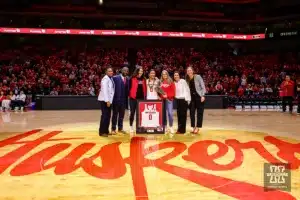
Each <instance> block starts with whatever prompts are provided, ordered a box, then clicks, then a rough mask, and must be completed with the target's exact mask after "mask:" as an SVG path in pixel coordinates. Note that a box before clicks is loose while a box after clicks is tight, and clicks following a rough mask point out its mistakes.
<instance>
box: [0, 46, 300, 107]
mask: <svg viewBox="0 0 300 200" xmlns="http://www.w3.org/2000/svg"><path fill="white" fill-rule="evenodd" d="M295 56H296V55H294V54H292V53H289V54H286V55H282V54H281V55H279V54H269V55H267V54H256V55H244V56H236V55H233V54H232V53H229V52H221V53H220V52H200V51H197V50H195V49H181V48H169V49H168V48H152V49H151V48H149V49H147V48H145V49H139V50H138V51H137V54H136V65H138V66H142V67H143V68H144V70H145V71H146V72H147V71H149V70H150V69H152V68H155V69H156V70H157V74H158V76H159V75H160V71H161V70H162V69H167V70H168V71H169V72H171V73H170V74H171V75H172V72H174V71H175V70H177V71H180V73H181V75H182V76H184V69H185V68H186V67H187V66H193V67H194V69H195V71H196V72H197V73H200V74H202V76H203V78H204V79H205V83H206V87H207V94H208V95H209V94H214V95H224V94H227V95H228V96H229V104H230V105H232V106H234V105H236V104H245V102H248V100H251V102H274V101H275V100H276V99H278V86H279V84H280V83H281V81H282V78H283V76H284V74H285V72H290V73H292V75H293V76H295V75H296V73H297V72H298V73H299V71H300V65H298V64H297V62H296V58H295ZM127 58H128V50H127V49H102V48H98V49H95V50H94V51H85V52H84V51H82V52H75V53H74V51H71V50H67V49H57V48H54V47H51V46H49V47H43V48H39V47H32V46H24V47H23V49H18V50H16V49H13V50H11V49H10V50H6V51H4V52H3V53H2V54H1V56H0V62H1V71H0V80H1V83H0V90H1V91H4V92H5V94H8V92H9V91H15V90H24V91H25V93H26V94H27V95H30V96H31V95H33V100H34V96H35V95H36V94H41V95H60V94H64V95H66V94H67V95H69V94H71V95H97V93H98V91H99V89H100V81H101V76H102V75H103V72H104V69H105V68H106V67H107V66H112V67H114V68H115V69H116V70H117V69H120V68H121V67H122V66H126V65H127V64H128V61H127ZM283 58H285V59H283ZM250 104H252V103H250Z"/></svg>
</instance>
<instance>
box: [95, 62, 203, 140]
mask: <svg viewBox="0 0 300 200" xmlns="http://www.w3.org/2000/svg"><path fill="white" fill-rule="evenodd" d="M128 73H129V69H128V68H127V67H124V68H122V70H121V73H120V74H119V75H116V76H113V69H112V68H107V69H106V75H105V76H104V77H103V79H102V81H101V90H100V93H99V96H98V101H100V103H101V111H102V114H101V120H100V128H99V135H100V136H105V137H107V136H108V135H110V134H112V135H114V134H116V133H117V127H118V132H119V133H126V132H125V131H124V129H123V121H124V116H125V110H126V109H127V108H128V104H129V110H130V114H129V125H130V134H131V135H132V134H134V132H135V130H134V126H133V122H134V118H135V114H136V108H137V102H138V101H139V100H162V101H163V103H164V108H165V110H164V117H163V119H164V126H165V128H166V130H167V133H170V134H171V135H174V134H175V131H174V127H173V116H174V113H173V103H174V101H176V103H177V118H178V127H177V131H176V133H177V134H184V133H186V121H187V110H188V109H190V118H191V133H194V134H197V133H198V132H199V129H200V128H202V123H203V113H204V102H205V93H206V88H205V84H204V81H203V79H202V77H201V76H200V75H197V74H194V70H193V68H192V67H188V68H187V70H186V78H185V79H181V78H180V74H179V72H175V73H174V77H173V78H172V77H170V75H169V73H168V71H166V70H163V71H162V73H161V77H160V79H159V78H158V77H157V76H156V72H155V70H151V71H150V72H149V74H148V79H146V78H145V74H144V70H143V69H142V68H136V69H135V71H134V72H133V74H132V76H131V77H128ZM128 101H129V102H128ZM111 113H112V117H111ZM110 121H111V122H112V127H111V132H110V131H109V126H110ZM167 122H168V125H169V126H168V127H167Z"/></svg>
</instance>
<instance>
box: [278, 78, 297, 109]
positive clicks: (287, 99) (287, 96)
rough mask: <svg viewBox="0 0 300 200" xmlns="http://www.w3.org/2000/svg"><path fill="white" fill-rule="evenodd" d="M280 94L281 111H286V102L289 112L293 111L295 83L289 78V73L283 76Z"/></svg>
mask: <svg viewBox="0 0 300 200" xmlns="http://www.w3.org/2000/svg"><path fill="white" fill-rule="evenodd" d="M280 89H281V96H282V111H283V112H285V111H286V106H287V104H288V105H289V109H290V110H289V111H290V113H292V112H293V99H294V95H295V94H294V93H295V83H294V81H292V80H291V77H290V76H289V75H286V76H285V81H283V82H282V84H281V86H280Z"/></svg>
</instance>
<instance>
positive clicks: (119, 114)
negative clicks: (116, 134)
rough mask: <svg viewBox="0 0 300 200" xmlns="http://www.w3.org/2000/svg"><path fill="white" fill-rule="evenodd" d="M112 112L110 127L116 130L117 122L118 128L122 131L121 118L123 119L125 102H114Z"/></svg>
mask: <svg viewBox="0 0 300 200" xmlns="http://www.w3.org/2000/svg"><path fill="white" fill-rule="evenodd" d="M112 109H113V114H112V119H111V123H112V127H111V129H112V130H113V131H115V130H116V128H117V123H118V130H119V131H122V130H123V120H124V115H125V104H121V103H115V104H113V108H112Z"/></svg>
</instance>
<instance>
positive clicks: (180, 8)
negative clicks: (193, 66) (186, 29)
mask: <svg viewBox="0 0 300 200" xmlns="http://www.w3.org/2000/svg"><path fill="white" fill-rule="evenodd" d="M99 1H100V0H43V1H40V0H1V1H0V10H1V14H7V13H14V14H19V15H20V14H22V15H24V14H27V15H55V16H75V17H76V16H77V17H91V18H109V19H111V18H123V19H159V20H172V19H173V20H193V21H216V22H218V21H219V22H233V21H241V20H249V21H268V20H272V19H275V20H276V19H282V18H287V19H288V18H292V17H298V14H299V9H300V1H299V0H129V1H124V0H103V4H102V6H100V5H99Z"/></svg>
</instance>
